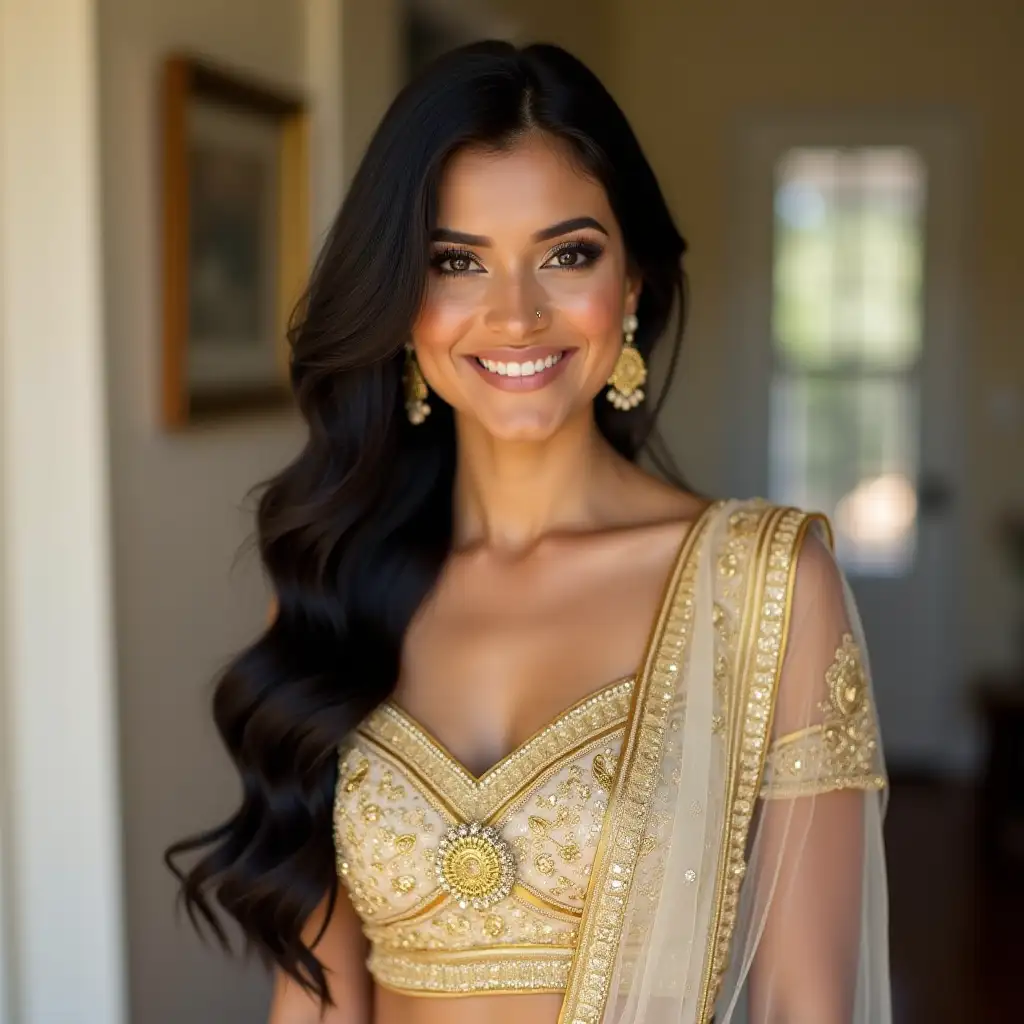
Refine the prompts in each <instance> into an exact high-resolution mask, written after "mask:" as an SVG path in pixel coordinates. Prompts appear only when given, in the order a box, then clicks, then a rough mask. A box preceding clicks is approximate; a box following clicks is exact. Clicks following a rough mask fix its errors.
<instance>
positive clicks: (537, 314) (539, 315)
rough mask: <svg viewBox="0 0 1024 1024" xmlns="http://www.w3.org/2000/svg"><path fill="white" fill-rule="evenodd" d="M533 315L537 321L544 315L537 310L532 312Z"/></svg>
mask: <svg viewBox="0 0 1024 1024" xmlns="http://www.w3.org/2000/svg"><path fill="white" fill-rule="evenodd" d="M534 314H535V315H536V317H537V319H538V320H539V319H540V318H541V317H542V316H543V315H544V314H543V313H541V311H540V310H539V309H537V310H534Z"/></svg>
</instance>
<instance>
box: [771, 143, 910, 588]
mask: <svg viewBox="0 0 1024 1024" xmlns="http://www.w3.org/2000/svg"><path fill="white" fill-rule="evenodd" d="M774 198H775V203H774V227H775V230H774V253H773V272H772V273H773V299H772V341H773V371H772V389H771V424H770V433H771V436H770V444H769V449H770V478H769V479H770V491H771V496H772V498H774V499H775V500H779V501H786V502H790V503H794V504H799V505H801V506H802V507H805V508H809V509H816V510H820V511H824V512H826V513H828V514H829V516H830V517H831V518H832V521H833V525H834V526H835V530H836V546H837V552H838V555H839V558H840V560H841V561H842V562H843V564H844V566H845V567H846V569H847V570H848V571H850V572H852V573H859V574H873V575H889V576H891V575H901V574H903V573H905V572H906V571H907V570H908V569H909V568H910V566H911V564H912V561H913V557H914V550H915V544H916V538H917V497H916V481H917V472H918V438H919V430H918V389H919V380H918V371H919V366H920V360H921V351H922V344H923V333H922V320H923V310H922V294H923V250H924V198H925V168H924V163H923V161H922V160H921V159H920V157H919V156H918V154H917V153H915V152H914V151H913V150H911V149H908V148H903V147H870V148H857V149H831V148H829V149H823V148H813V149H810V148H799V149H791V150H789V151H788V152H787V153H786V154H785V155H784V156H783V157H782V158H781V159H780V160H779V162H778V163H777V165H776V174H775V196H774Z"/></svg>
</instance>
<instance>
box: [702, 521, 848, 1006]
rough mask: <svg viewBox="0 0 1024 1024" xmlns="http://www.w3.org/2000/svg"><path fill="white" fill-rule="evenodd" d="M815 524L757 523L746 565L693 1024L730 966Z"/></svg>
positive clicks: (713, 997) (717, 988)
mask: <svg viewBox="0 0 1024 1024" xmlns="http://www.w3.org/2000/svg"><path fill="white" fill-rule="evenodd" d="M815 521H822V522H823V523H824V525H825V529H826V533H828V532H829V529H830V527H829V523H828V520H827V519H826V518H825V517H824V516H820V515H815V514H808V513H806V512H803V511H801V510H799V509H795V508H777V509H773V510H772V511H771V513H770V514H769V515H766V516H765V517H764V520H763V522H762V527H763V531H762V533H761V536H760V538H759V540H758V544H757V550H756V554H755V556H754V559H753V560H752V572H751V578H750V581H749V582H748V590H747V602H746V610H745V613H744V617H743V619H744V621H743V627H742V632H741V636H740V648H739V649H740V651H741V652H743V655H742V656H743V657H744V658H745V661H744V663H743V664H742V665H740V666H738V672H737V677H738V680H739V684H738V686H737V688H736V692H735V695H734V698H733V701H732V703H731V706H730V725H731V729H730V732H729V735H730V747H729V767H728V777H727V780H726V804H725V808H724V811H723V815H722V820H723V835H722V848H721V854H720V858H719V865H718V877H717V880H716V883H715V897H714V907H713V910H712V917H711V927H710V929H709V932H708V943H707V952H706V954H705V967H704V980H703V985H702V989H701V996H700V1000H699V1001H698V1005H697V1019H696V1024H709V1021H710V1020H711V1015H712V1013H713V1012H714V1005H715V999H716V998H717V996H718V990H719V988H720V986H721V982H722V977H723V975H724V974H725V971H726V968H727V967H728V963H729V951H730V947H731V945H732V938H733V932H734V930H735V927H736V915H737V909H738V906H739V894H740V886H741V884H742V882H743V877H744V875H745V873H746V867H747V865H746V846H747V837H748V834H749V831H750V823H751V821H752V819H753V816H754V810H755V805H756V803H757V795H758V792H759V791H760V787H761V778H762V775H763V773H764V766H765V759H766V757H767V753H768V745H769V737H770V735H771V724H772V718H773V715H774V710H775V697H776V694H777V692H778V684H779V677H780V675H781V672H782V665H783V660H784V658H785V653H786V641H787V637H788V634H789V619H790V609H791V605H792V599H793V587H794V584H795V582H796V565H797V553H798V552H799V550H800V545H801V542H802V541H803V538H804V535H805V534H806V532H807V530H808V528H809V527H810V525H811V523H813V522H815ZM829 540H830V541H831V537H829Z"/></svg>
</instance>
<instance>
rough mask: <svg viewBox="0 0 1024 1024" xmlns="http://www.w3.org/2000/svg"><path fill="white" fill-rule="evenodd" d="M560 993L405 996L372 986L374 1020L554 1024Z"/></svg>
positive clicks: (382, 1023)
mask: <svg viewBox="0 0 1024 1024" xmlns="http://www.w3.org/2000/svg"><path fill="white" fill-rule="evenodd" d="M562 998H563V997H562V995H560V994H559V995H553V994H529V995H514V994H508V995H506V994H501V995H481V996H408V995H403V994H402V993H400V992H393V991H391V990H390V989H386V988H382V987H381V986H379V985H377V986H375V987H374V1014H373V1024H526V1022H529V1024H557V1021H558V1014H559V1012H560V1011H561V1009H562Z"/></svg>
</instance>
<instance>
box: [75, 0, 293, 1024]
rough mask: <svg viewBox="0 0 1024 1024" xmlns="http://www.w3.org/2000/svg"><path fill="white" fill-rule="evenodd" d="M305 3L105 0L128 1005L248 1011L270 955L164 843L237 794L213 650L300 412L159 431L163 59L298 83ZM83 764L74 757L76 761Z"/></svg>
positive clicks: (245, 609)
mask: <svg viewBox="0 0 1024 1024" xmlns="http://www.w3.org/2000/svg"><path fill="white" fill-rule="evenodd" d="M303 6H304V5H303V4H301V3H298V2H292V0H177V2H175V3H173V4H172V3H167V2H164V0H103V2H102V3H101V5H100V7H101V22H100V53H101V67H102V82H101V90H102V91H101V116H102V132H103V138H102V144H103V178H102V184H103V206H104V210H103V226H104V231H103V238H104V270H105V279H106V304H107V311H106V312H107V326H108V331H107V336H108V366H109V388H110V419H111V455H112V489H113V509H114V538H115V568H116V603H117V641H118V657H119V673H120V706H121V753H122V776H123V787H124V788H123V801H124V804H123V807H124V842H125V855H126V856H125V861H126V872H127V873H126V891H127V926H128V945H129V950H130V954H129V955H130V989H131V1020H133V1021H137V1022H140V1024H143V1022H144V1024H182V1022H185V1021H190V1022H191V1021H195V1022H197V1024H200V1022H206V1021H218V1022H223V1024H230V1022H238V1024H252V1022H254V1021H258V1020H260V1019H262V1015H263V1013H264V1012H265V1011H264V1001H265V989H266V986H265V983H264V982H263V980H262V975H261V972H260V971H258V970H256V969H254V968H252V967H250V968H248V969H243V968H242V967H240V966H237V965H235V964H233V963H229V962H228V961H227V960H225V959H224V958H223V957H222V956H221V955H220V954H219V953H218V952H217V951H216V950H215V949H212V948H204V947H203V946H201V945H200V944H199V942H198V941H197V940H196V939H195V938H194V937H193V936H192V934H191V933H190V932H189V931H188V930H187V928H186V926H185V925H184V924H176V923H175V920H174V917H173V915H172V899H173V887H172V884H171V878H170V876H169V874H168V873H167V871H166V870H165V868H164V867H163V865H162V864H161V860H160V857H161V853H162V850H163V848H164V846H165V845H166V844H167V843H168V842H169V841H171V840H172V839H174V838H178V837H180V836H182V835H183V834H185V833H186V832H189V831H194V830H196V829H197V828H199V827H205V826H208V825H211V824H214V823H216V822H219V821H220V820H222V819H223V817H224V816H225V815H226V814H227V813H228V812H230V811H231V810H233V809H234V807H235V804H236V802H237V781H236V778H235V773H234V769H233V768H231V767H230V766H229V764H228V762H227V759H226V757H225V755H224V754H223V753H222V751H221V747H220V743H219V741H218V740H217V739H216V738H215V736H214V732H213V725H212V722H211V720H210V715H209V696H210V681H211V679H212V678H213V675H214V673H215V671H216V669H217V667H218V666H219V665H220V664H221V663H222V661H223V660H224V659H225V658H226V657H227V656H228V655H229V654H231V653H232V652H233V651H234V650H235V649H236V648H237V647H239V646H240V645H241V644H242V643H243V642H245V641H246V640H248V639H249V638H250V637H251V636H252V634H253V633H254V631H255V628H256V627H257V625H258V624H259V622H260V621H261V618H262V615H263V614H264V610H265V604H264V602H265V597H264V596H263V587H262V584H261V583H260V581H259V578H258V574H257V569H256V566H255V563H254V561H253V559H252V558H247V559H246V560H244V561H242V562H240V563H239V566H238V567H237V568H236V569H233V568H232V557H233V555H234V553H235V552H236V550H237V549H238V547H239V545H240V544H241V542H242V541H243V540H244V538H245V537H246V535H247V533H248V532H249V530H250V529H251V517H250V515H249V514H248V512H247V511H246V510H245V509H243V508H242V507H241V506H242V501H243V498H244V495H245V492H246V490H247V489H248V488H249V487H250V486H252V485H253V484H254V483H256V482H257V481H259V480H261V479H263V478H265V477H267V476H268V475H270V474H271V473H272V472H274V471H276V470H277V469H278V468H279V467H280V466H282V465H283V464H284V463H285V461H286V460H287V459H288V458H289V457H290V455H291V453H292V452H293V450H294V448H295V447H296V445H297V443H298V441H299V433H298V430H297V428H296V426H295V425H294V424H289V423H288V422H287V421H285V420H278V421H274V420H273V419H260V418H256V419H253V420H251V421H242V422H238V423H237V424H232V425H224V426H216V427H209V428H205V429H202V430H197V431H195V432H193V433H186V434H183V435H180V436H166V435H164V434H163V433H161V431H160V429H159V428H158V426H157V420H158V407H157V394H158V387H159V378H158V371H159V351H160V322H161V321H160V273H161V267H160V258H159V254H160V219H159V218H160V181H159V178H160V175H159V162H158V161H159V140H160V135H159V119H158V116H157V115H158V107H157V95H158V94H157V87H158V73H159V66H160V61H161V58H162V57H163V55H164V54H165V53H166V52H167V51H168V50H170V49H174V48H184V49H187V50H190V51H196V52H199V53H202V54H205V55H207V56H209V57H211V58H214V59H217V60H220V61H224V62H227V63H230V64H232V65H236V66H238V67H239V68H242V69H246V70H249V71H251V72H255V73H258V74H260V75H261V76H263V77H265V78H267V79H268V80H270V81H273V82H279V83H282V84H284V85H286V86H289V87H294V88H301V87H303V86H304V77H305V70H304V60H305V58H304V46H305V39H304V22H303ZM71 770H72V772H73V766H72V767H71Z"/></svg>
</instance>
